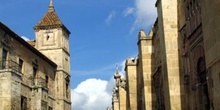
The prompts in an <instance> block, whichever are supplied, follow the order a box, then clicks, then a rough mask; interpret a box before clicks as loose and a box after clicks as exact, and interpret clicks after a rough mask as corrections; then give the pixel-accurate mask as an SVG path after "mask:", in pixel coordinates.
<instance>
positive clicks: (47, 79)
mask: <svg viewBox="0 0 220 110" xmlns="http://www.w3.org/2000/svg"><path fill="white" fill-rule="evenodd" d="M48 81H49V78H48V76H46V81H45V82H46V85H45V86H46V87H47V88H48Z"/></svg>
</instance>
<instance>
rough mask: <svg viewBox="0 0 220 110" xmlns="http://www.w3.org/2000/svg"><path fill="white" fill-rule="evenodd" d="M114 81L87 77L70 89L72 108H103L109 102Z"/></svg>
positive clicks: (84, 109) (93, 109) (103, 109)
mask: <svg viewBox="0 0 220 110" xmlns="http://www.w3.org/2000/svg"><path fill="white" fill-rule="evenodd" d="M113 85H114V81H112V80H110V81H105V80H101V79H93V78H91V79H87V80H85V81H83V82H81V83H80V84H79V85H78V86H77V87H76V88H75V89H73V90H72V91H71V93H72V94H71V95H72V97H71V98H72V109H73V110H105V109H106V108H107V107H108V106H110V104H111V90H112V88H111V87H113Z"/></svg>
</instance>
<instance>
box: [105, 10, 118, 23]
mask: <svg viewBox="0 0 220 110" xmlns="http://www.w3.org/2000/svg"><path fill="white" fill-rule="evenodd" d="M115 15H116V12H115V11H114V10H113V11H111V13H110V14H109V15H108V17H107V18H106V20H105V23H106V24H110V23H111V21H112V19H113V18H114V17H115Z"/></svg>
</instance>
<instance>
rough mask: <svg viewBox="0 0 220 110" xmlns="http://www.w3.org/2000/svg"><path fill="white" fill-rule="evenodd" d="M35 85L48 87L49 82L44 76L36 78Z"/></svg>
mask: <svg viewBox="0 0 220 110" xmlns="http://www.w3.org/2000/svg"><path fill="white" fill-rule="evenodd" d="M33 85H34V86H35V87H44V88H47V82H46V80H45V79H43V78H36V79H35V80H34V84H33Z"/></svg>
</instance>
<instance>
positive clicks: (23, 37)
mask: <svg viewBox="0 0 220 110" xmlns="http://www.w3.org/2000/svg"><path fill="white" fill-rule="evenodd" d="M21 38H22V39H24V40H25V41H27V40H30V39H29V38H27V37H25V36H21Z"/></svg>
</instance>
